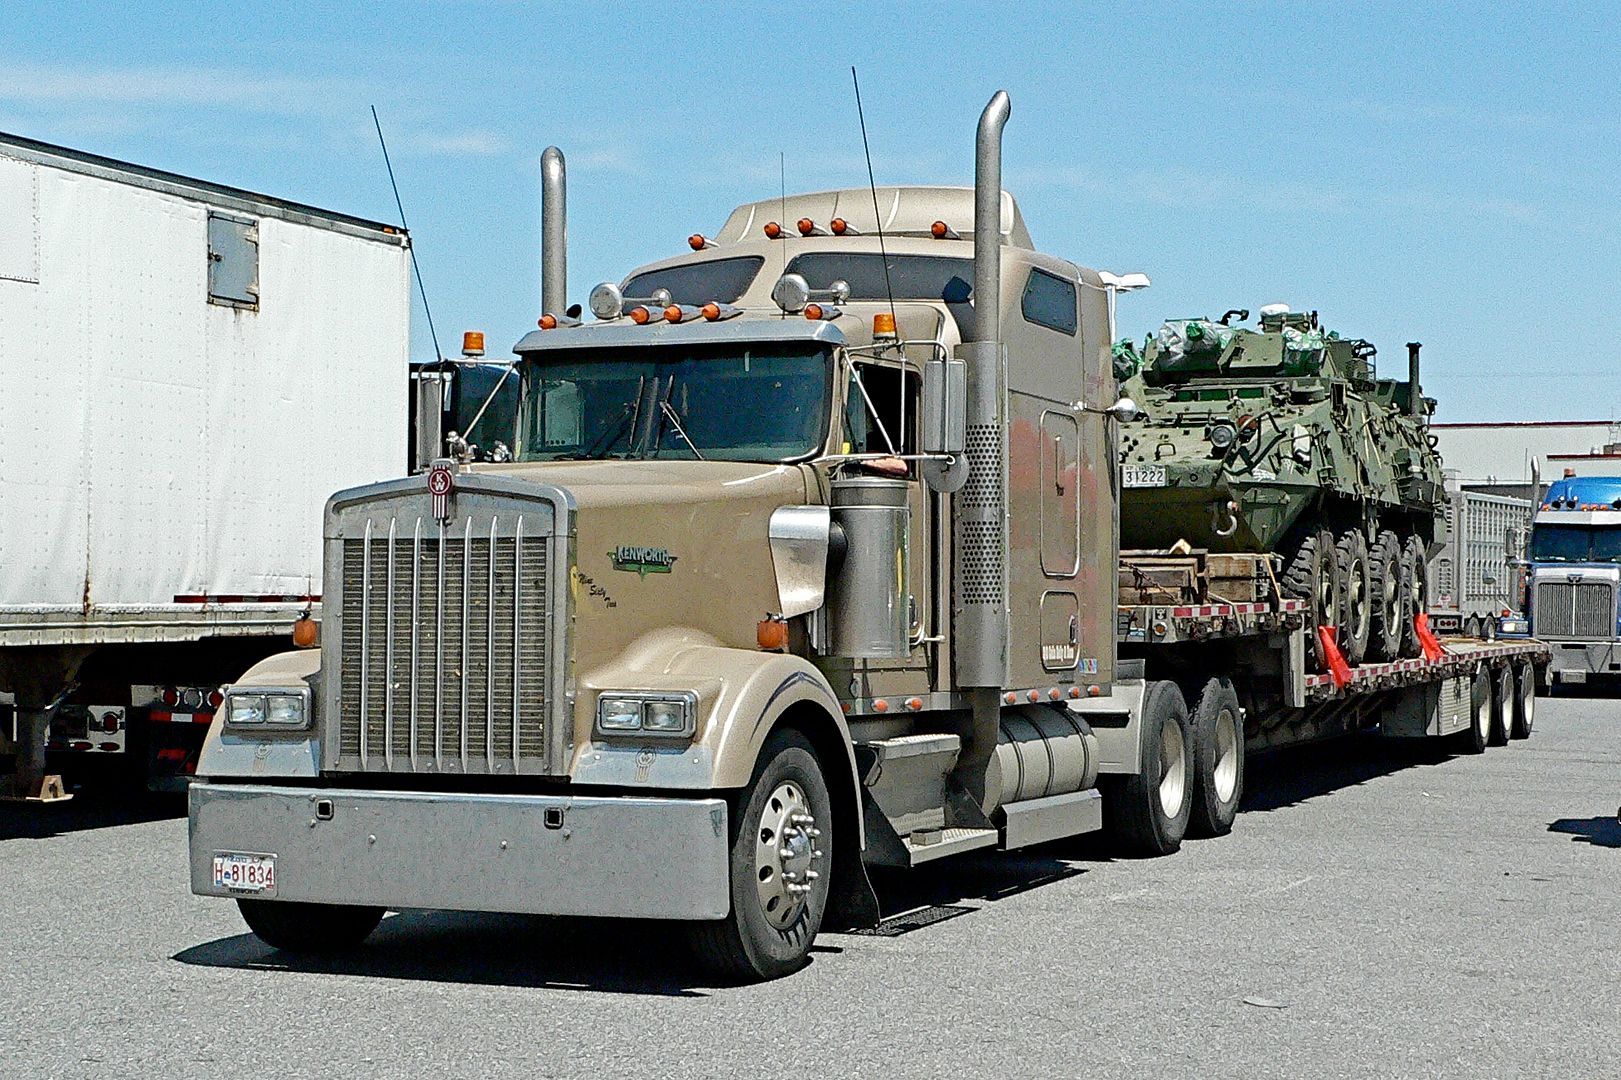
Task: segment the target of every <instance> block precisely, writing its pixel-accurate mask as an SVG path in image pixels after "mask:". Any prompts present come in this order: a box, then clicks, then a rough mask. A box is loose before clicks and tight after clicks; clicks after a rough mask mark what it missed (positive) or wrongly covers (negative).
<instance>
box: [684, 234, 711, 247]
mask: <svg viewBox="0 0 1621 1080" xmlns="http://www.w3.org/2000/svg"><path fill="white" fill-rule="evenodd" d="M687 246H688V247H689V248H691V249H692V250H694V251H702V250H703V249H704V248H706V247H708V246H709V241H708V240H705V239H704V234H703V233H693V234H692V235H691V236H689V237H687Z"/></svg>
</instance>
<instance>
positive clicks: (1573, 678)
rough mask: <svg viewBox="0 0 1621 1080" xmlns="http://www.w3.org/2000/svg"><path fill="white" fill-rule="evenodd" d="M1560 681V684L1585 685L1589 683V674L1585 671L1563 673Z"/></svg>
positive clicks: (1560, 675)
mask: <svg viewBox="0 0 1621 1080" xmlns="http://www.w3.org/2000/svg"><path fill="white" fill-rule="evenodd" d="M1559 681H1560V682H1582V683H1584V682H1586V681H1587V672H1585V671H1561V672H1560V673H1559Z"/></svg>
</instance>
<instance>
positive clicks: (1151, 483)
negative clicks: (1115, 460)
mask: <svg viewBox="0 0 1621 1080" xmlns="http://www.w3.org/2000/svg"><path fill="white" fill-rule="evenodd" d="M1120 478H1121V482H1122V483H1123V484H1125V485H1126V487H1129V488H1143V487H1164V486H1165V466H1163V465H1122V466H1121V467H1120Z"/></svg>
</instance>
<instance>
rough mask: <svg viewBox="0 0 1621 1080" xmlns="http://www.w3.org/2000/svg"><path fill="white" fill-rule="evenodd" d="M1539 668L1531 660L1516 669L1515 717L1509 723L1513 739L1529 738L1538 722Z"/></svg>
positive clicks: (1509, 732)
mask: <svg viewBox="0 0 1621 1080" xmlns="http://www.w3.org/2000/svg"><path fill="white" fill-rule="evenodd" d="M1536 709H1537V668H1536V665H1535V664H1532V663H1530V662H1527V663H1524V664H1520V665H1518V666H1517V667H1516V668H1515V669H1514V718H1513V721H1512V722H1511V723H1510V724H1509V728H1508V736H1509V738H1511V739H1529V738H1530V737H1531V728H1532V726H1533V725H1534V724H1535V722H1536Z"/></svg>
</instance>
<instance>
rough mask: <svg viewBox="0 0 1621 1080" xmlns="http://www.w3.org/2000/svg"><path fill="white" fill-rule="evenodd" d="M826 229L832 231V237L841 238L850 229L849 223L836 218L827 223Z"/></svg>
mask: <svg viewBox="0 0 1621 1080" xmlns="http://www.w3.org/2000/svg"><path fill="white" fill-rule="evenodd" d="M827 227H828V228H830V229H832V230H833V235H834V236H843V235H844V233H845V230H846V229H848V228H849V227H850V223H849V222H848V221H845V220H844V219H843V218H841V217H836V218H834V219H833V220H832V221H830V222H828V225H827Z"/></svg>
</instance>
